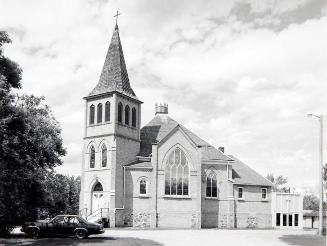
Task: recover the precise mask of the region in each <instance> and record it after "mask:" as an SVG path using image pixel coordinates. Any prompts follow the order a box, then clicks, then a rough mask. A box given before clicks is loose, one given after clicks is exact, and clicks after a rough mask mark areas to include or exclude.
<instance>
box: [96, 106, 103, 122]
mask: <svg viewBox="0 0 327 246" xmlns="http://www.w3.org/2000/svg"><path fill="white" fill-rule="evenodd" d="M102 114H103V106H102V103H98V105H97V113H96V115H97V124H101V123H102V120H103V119H102V118H103V117H102Z"/></svg>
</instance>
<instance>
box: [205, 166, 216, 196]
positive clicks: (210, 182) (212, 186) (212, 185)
mask: <svg viewBox="0 0 327 246" xmlns="http://www.w3.org/2000/svg"><path fill="white" fill-rule="evenodd" d="M217 194H218V192H217V175H216V173H215V172H213V171H211V172H210V173H209V175H207V191H206V197H217Z"/></svg>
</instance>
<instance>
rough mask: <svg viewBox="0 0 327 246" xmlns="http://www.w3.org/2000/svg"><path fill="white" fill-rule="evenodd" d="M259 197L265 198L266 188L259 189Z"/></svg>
mask: <svg viewBox="0 0 327 246" xmlns="http://www.w3.org/2000/svg"><path fill="white" fill-rule="evenodd" d="M261 198H262V199H264V200H267V188H262V189H261Z"/></svg>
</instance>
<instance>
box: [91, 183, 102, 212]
mask: <svg viewBox="0 0 327 246" xmlns="http://www.w3.org/2000/svg"><path fill="white" fill-rule="evenodd" d="M100 208H103V188H102V185H101V183H100V182H98V183H97V184H96V185H95V186H94V188H93V192H92V213H94V212H95V211H97V210H98V209H100Z"/></svg>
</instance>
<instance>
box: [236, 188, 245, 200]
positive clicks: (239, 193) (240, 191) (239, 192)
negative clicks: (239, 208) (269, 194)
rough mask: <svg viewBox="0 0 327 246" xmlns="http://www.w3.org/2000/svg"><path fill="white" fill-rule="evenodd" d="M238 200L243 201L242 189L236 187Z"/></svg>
mask: <svg viewBox="0 0 327 246" xmlns="http://www.w3.org/2000/svg"><path fill="white" fill-rule="evenodd" d="M237 197H238V199H243V198H244V197H243V187H238V196H237Z"/></svg>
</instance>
